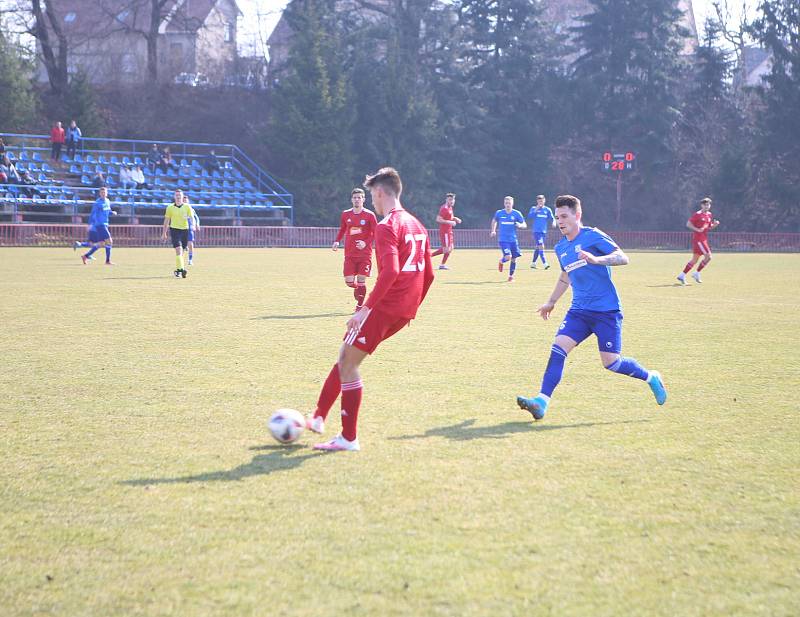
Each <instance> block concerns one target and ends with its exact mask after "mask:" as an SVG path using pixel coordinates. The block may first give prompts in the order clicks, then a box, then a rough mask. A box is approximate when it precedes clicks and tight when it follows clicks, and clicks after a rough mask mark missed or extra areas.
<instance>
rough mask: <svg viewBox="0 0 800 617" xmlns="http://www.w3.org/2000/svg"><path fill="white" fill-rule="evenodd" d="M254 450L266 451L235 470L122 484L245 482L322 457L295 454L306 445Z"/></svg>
mask: <svg viewBox="0 0 800 617" xmlns="http://www.w3.org/2000/svg"><path fill="white" fill-rule="evenodd" d="M250 449H251V450H257V451H263V452H265V454H257V455H255V456H254V457H253V460H251V461H250V462H249V463H245V464H243V465H239V466H238V467H234V468H233V469H227V470H222V471H209V472H207V473H201V474H197V475H193V476H179V477H177V478H138V479H136V480H123V481H122V482H120V484H127V485H128V486H151V485H155V484H183V483H186V484H189V483H193V482H233V481H238V480H244V479H245V478H250V477H252V476H266V475H269V474H271V473H274V472H276V471H285V470H287V469H295V468H296V467H299V466H300V465H302V464H303V463H304V462H305V461H307V460H308V459H310V458H314V457H317V456H320V455H321V454H322V453H320V452H313V453H311V452H309V453H307V454H299V455H297V454H296V453H297V452H298V451H300V450H307V448H305V447H304V446H299V445H295V446H255V447H252V448H250Z"/></svg>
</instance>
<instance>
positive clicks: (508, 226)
mask: <svg viewBox="0 0 800 617" xmlns="http://www.w3.org/2000/svg"><path fill="white" fill-rule="evenodd" d="M526 227H527V225H526V224H525V218H524V217H523V216H522V212H520V211H519V210H514V198H513V197H511V196H509V195H507V196H506V197H504V198H503V209H502V210H498V211H497V212H495V213H494V218H493V219H492V233H491V235H492V237H493V238H494V237H495V236H497V241H498V243H499V244H500V250H501V251H502V252H503V256H502V257H501V258H500V263H499V264H498V265H497V269H498V270H500V272H502V271H503V265H504V264H505V263H506V262H507V261H509V260H511V265H510V266H509V268H508V282H509V283H510V282H511V281H513V280H514V271H515V270H516V269H517V257H520V256H521V255H522V252H521V251H520V250H519V241H518V240H517V229H525V228H526ZM498 228H499V231H500V233H499V234H498Z"/></svg>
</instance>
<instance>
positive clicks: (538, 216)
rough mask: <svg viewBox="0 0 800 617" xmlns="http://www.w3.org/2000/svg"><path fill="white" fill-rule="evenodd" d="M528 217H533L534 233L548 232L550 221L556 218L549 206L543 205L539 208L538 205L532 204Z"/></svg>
mask: <svg viewBox="0 0 800 617" xmlns="http://www.w3.org/2000/svg"><path fill="white" fill-rule="evenodd" d="M528 218H529V219H533V229H532V230H531V231H532V232H533V233H547V229H548V227H550V223H552V222H553V221H554V220H555V217H554V216H553V211H552V210H551V209H550V208H548V207H547V206H542V207H541V208H538V209H537V208H536V206H531V211H530V212H528Z"/></svg>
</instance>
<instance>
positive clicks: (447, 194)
mask: <svg viewBox="0 0 800 617" xmlns="http://www.w3.org/2000/svg"><path fill="white" fill-rule="evenodd" d="M444 196H445V198H447V197H455V196H456V194H455V193H445V195H444Z"/></svg>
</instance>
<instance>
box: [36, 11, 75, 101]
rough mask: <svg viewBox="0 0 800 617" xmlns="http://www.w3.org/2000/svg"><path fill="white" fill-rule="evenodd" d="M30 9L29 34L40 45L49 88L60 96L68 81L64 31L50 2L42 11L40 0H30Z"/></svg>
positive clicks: (63, 92)
mask: <svg viewBox="0 0 800 617" xmlns="http://www.w3.org/2000/svg"><path fill="white" fill-rule="evenodd" d="M31 9H32V11H33V16H34V20H35V21H34V25H33V28H32V29H31V34H32V35H33V36H34V37H35V38H36V40H37V41H38V42H39V46H40V47H41V50H42V62H43V63H44V68H45V70H46V71H47V79H48V81H49V82H50V90H51V91H52V92H53V94H56V95H59V96H61V95H63V94H65V93H66V91H67V84H68V81H69V73H68V71H67V59H68V53H67V52H68V48H67V38H66V36H64V31H63V30H62V29H61V23H60V22H59V21H58V15H57V14H56V13H55V9H54V8H53V5H52V3H50V2H48V3H46V4H45V8H44V11H42V3H41V0H32V3H31ZM48 22H49V24H50V27H51V28H52V29H53V34H54V35H55V37H56V39H57V40H58V49H57V50H54V49H53V43H52V42H51V39H50V31H49V30H48ZM56 51H57V55H56Z"/></svg>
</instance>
